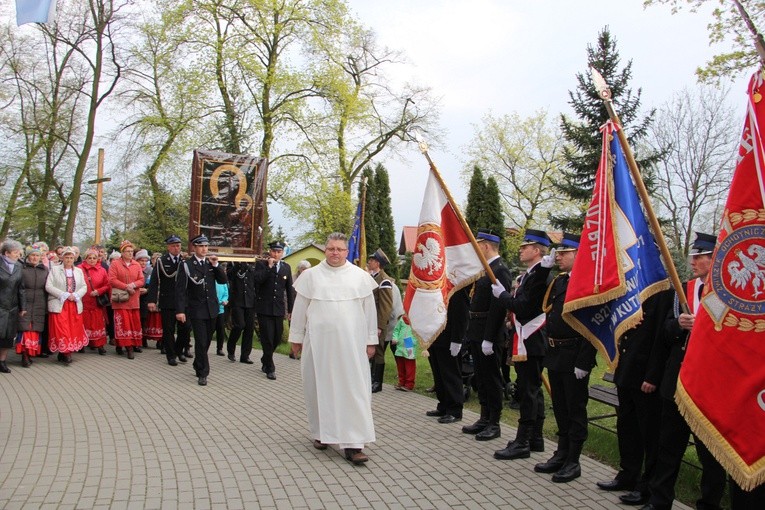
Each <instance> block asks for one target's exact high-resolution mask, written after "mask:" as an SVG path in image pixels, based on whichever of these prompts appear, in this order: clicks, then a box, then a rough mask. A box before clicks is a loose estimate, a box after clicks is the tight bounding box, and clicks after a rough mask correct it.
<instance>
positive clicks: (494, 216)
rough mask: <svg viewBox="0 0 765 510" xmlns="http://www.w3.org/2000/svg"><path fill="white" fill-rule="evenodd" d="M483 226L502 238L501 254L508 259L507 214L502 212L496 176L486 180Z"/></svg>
mask: <svg viewBox="0 0 765 510" xmlns="http://www.w3.org/2000/svg"><path fill="white" fill-rule="evenodd" d="M481 225H482V228H484V229H486V230H489V231H491V232H492V233H494V234H496V235H498V236H499V237H500V239H501V240H502V241H501V242H500V244H499V254H500V256H501V257H502V258H503V259H505V260H507V257H508V255H509V253H508V249H507V243H506V242H505V238H506V237H507V235H506V232H505V216H504V215H503V214H502V206H501V204H500V202H499V186H498V185H497V180H496V179H494V177H489V178H488V179H487V181H486V194H485V195H484V200H483V214H482V223H481Z"/></svg>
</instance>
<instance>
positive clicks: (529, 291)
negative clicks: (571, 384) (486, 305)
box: [497, 262, 550, 356]
mask: <svg viewBox="0 0 765 510" xmlns="http://www.w3.org/2000/svg"><path fill="white" fill-rule="evenodd" d="M549 278H550V268H549V267H542V264H541V263H539V262H538V263H536V264H534V265H533V266H531V267H530V268H529V269H528V271H526V274H525V275H523V277H522V278H521V283H520V284H519V285H518V289H516V291H515V292H510V291H508V292H503V293H502V294H501V295H500V296H499V299H498V300H497V301H498V302H499V303H500V305H501V306H502V307H504V308H505V309H507V310H509V311H511V312H513V313H514V314H515V318H516V320H517V321H518V322H520V323H521V324H526V323H527V322H529V321H530V320H532V319H534V318H536V317H538V316H539V315H541V314H542V313H543V312H542V301H543V300H544V297H545V292H546V291H547V284H548V280H549ZM502 285H504V286H505V289H510V288H512V286H507V285H506V284H505V283H504V282H502ZM546 343H547V333H546V332H545V328H544V327H542V328H540V329H538V330H537V331H535V332H534V333H532V334H531V335H530V336H529V337H528V338H527V339H526V341H525V346H526V354H527V355H528V356H544V355H545V345H546Z"/></svg>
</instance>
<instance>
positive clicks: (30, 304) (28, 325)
mask: <svg viewBox="0 0 765 510" xmlns="http://www.w3.org/2000/svg"><path fill="white" fill-rule="evenodd" d="M25 252H26V258H25V262H24V269H23V270H22V273H21V275H22V278H23V280H24V292H25V294H26V299H27V314H26V315H25V316H23V317H21V318H20V319H19V336H18V339H17V340H18V341H17V342H16V352H17V353H19V354H21V366H22V367H25V368H28V367H30V366H31V365H32V358H34V357H35V356H37V355H38V354H40V350H41V347H42V344H41V342H40V336H41V335H42V332H43V331H44V330H45V321H46V320H47V319H48V295H47V293H46V292H45V282H46V281H47V280H48V268H47V267H45V264H43V262H42V259H43V253H44V252H43V250H42V247H41V246H40V245H38V244H37V243H35V244H33V245H31V246H27V248H26V250H25Z"/></svg>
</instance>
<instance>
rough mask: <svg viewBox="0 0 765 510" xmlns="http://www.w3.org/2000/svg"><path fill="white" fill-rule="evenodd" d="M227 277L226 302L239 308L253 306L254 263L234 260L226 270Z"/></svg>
mask: <svg viewBox="0 0 765 510" xmlns="http://www.w3.org/2000/svg"><path fill="white" fill-rule="evenodd" d="M226 276H227V277H228V302H229V304H230V305H231V306H238V307H240V308H254V307H255V265H254V264H251V263H249V262H234V263H233V264H231V265H230V266H229V267H228V270H227V271H226Z"/></svg>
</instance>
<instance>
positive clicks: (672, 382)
mask: <svg viewBox="0 0 765 510" xmlns="http://www.w3.org/2000/svg"><path fill="white" fill-rule="evenodd" d="M683 287H685V288H686V289H687V290H686V295H687V296H688V299H689V301H691V300H692V299H695V296H694V297H691V292H688V291H689V290H690V289H689V288H688V283H687V282H686V283H684V284H683ZM672 296H673V298H674V299H673V302H674V304H673V306H672V308H670V310H669V311H668V312H667V316H666V319H665V321H664V342H665V348H666V350H667V351H668V353H667V364H666V367H665V369H664V379H663V384H662V385H661V388H660V391H659V393H660V394H661V396H662V398H665V399H667V400H674V399H675V389H676V388H677V377H678V376H679V375H680V367H681V366H682V364H683V359H684V358H685V348H686V343H687V342H688V336H689V333H690V332H689V331H687V330H685V329H683V328H681V327H680V323H679V322H678V320H677V318H678V317H679V316H680V304H679V302H678V300H677V294H676V293H675V292H672ZM689 305H691V303H690V302H689ZM691 306H692V305H691Z"/></svg>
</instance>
